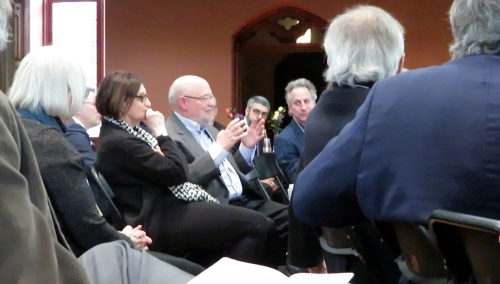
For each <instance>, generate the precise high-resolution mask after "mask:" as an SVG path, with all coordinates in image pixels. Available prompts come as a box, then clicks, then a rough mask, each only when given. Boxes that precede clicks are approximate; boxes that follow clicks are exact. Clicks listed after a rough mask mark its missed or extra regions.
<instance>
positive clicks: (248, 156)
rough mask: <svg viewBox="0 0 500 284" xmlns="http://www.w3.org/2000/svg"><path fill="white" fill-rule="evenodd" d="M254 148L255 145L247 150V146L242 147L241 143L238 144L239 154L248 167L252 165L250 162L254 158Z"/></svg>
mask: <svg viewBox="0 0 500 284" xmlns="http://www.w3.org/2000/svg"><path fill="white" fill-rule="evenodd" d="M255 147H257V145H255V146H254V147H253V148H248V147H247V146H245V145H243V143H240V148H239V150H240V154H241V156H242V157H243V158H244V159H245V161H246V162H247V164H248V165H249V166H251V165H252V164H253V163H252V161H253V158H254V156H255Z"/></svg>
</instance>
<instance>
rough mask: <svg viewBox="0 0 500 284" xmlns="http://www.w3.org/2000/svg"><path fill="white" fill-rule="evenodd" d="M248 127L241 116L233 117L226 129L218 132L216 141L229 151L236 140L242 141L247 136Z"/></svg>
mask: <svg viewBox="0 0 500 284" xmlns="http://www.w3.org/2000/svg"><path fill="white" fill-rule="evenodd" d="M246 130H247V127H246V125H245V121H244V120H240V119H239V118H236V119H233V121H231V122H230V123H229V124H228V125H227V126H226V129H225V130H222V131H220V132H219V134H217V138H216V139H215V142H217V144H219V145H220V146H221V147H222V148H224V149H226V150H227V151H229V150H230V149H231V148H232V147H233V146H234V144H235V143H236V142H238V141H240V140H241V139H242V138H243V137H245V136H246V135H247V134H246Z"/></svg>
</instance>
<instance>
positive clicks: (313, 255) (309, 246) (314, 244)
mask: <svg viewBox="0 0 500 284" xmlns="http://www.w3.org/2000/svg"><path fill="white" fill-rule="evenodd" d="M288 221H289V235H288V260H289V262H290V264H291V265H293V266H297V267H300V268H311V267H314V266H317V265H318V264H320V263H321V262H322V261H323V249H322V248H321V245H320V243H319V239H318V238H319V237H320V236H321V234H322V231H321V228H315V227H313V226H311V225H308V224H305V223H303V222H301V221H300V220H299V219H297V217H296V216H295V213H294V212H293V206H292V203H290V204H289V205H288ZM316 229H317V230H316ZM329 272H345V270H344V271H329Z"/></svg>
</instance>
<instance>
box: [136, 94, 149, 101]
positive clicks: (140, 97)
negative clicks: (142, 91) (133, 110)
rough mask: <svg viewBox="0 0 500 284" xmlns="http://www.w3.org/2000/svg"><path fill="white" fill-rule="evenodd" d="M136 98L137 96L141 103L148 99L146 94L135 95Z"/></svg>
mask: <svg viewBox="0 0 500 284" xmlns="http://www.w3.org/2000/svg"><path fill="white" fill-rule="evenodd" d="M135 97H136V98H138V99H139V100H140V101H141V103H143V102H144V101H145V100H146V99H148V95H142V96H135Z"/></svg>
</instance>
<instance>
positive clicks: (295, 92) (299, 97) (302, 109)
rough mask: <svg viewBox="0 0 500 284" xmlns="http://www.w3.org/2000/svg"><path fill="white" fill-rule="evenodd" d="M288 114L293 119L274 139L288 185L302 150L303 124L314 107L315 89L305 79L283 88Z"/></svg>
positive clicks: (293, 178) (293, 177) (275, 148)
mask: <svg viewBox="0 0 500 284" xmlns="http://www.w3.org/2000/svg"><path fill="white" fill-rule="evenodd" d="M285 91H286V95H285V99H286V103H287V104H288V114H290V115H291V116H292V117H293V119H292V121H290V123H289V124H288V125H287V126H286V127H285V129H283V131H282V132H281V133H280V134H278V135H277V136H276V137H274V152H276V158H277V159H278V164H279V166H280V167H281V169H282V170H283V173H284V174H285V177H286V178H287V180H288V182H289V183H294V181H295V175H296V172H297V165H298V161H299V158H300V155H301V154H302V151H303V148H304V124H305V123H306V120H307V116H308V115H309V113H310V112H311V110H312V109H313V108H314V106H315V105H316V99H317V97H318V96H317V95H316V87H314V85H313V83H311V82H310V81H309V80H307V79H304V78H302V79H297V80H294V81H291V82H290V83H288V85H287V86H286V88H285Z"/></svg>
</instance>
